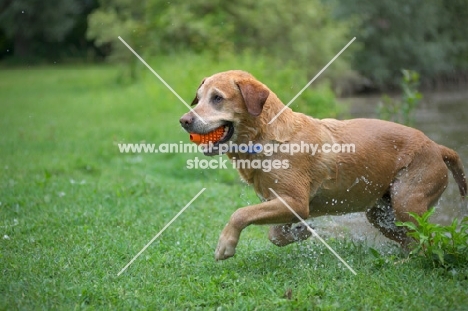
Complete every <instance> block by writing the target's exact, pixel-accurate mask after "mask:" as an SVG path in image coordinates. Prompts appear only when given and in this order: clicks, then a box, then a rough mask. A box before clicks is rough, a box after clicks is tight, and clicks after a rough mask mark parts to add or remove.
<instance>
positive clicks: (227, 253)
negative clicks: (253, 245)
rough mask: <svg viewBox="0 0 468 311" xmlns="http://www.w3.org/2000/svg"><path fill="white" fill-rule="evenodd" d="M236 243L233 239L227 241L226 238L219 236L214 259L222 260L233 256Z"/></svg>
mask: <svg viewBox="0 0 468 311" xmlns="http://www.w3.org/2000/svg"><path fill="white" fill-rule="evenodd" d="M236 245H237V243H236V242H235V241H232V240H231V241H229V240H228V239H224V238H223V237H221V238H220V239H219V242H218V246H217V247H216V251H215V259H216V260H224V259H228V258H229V257H232V256H234V254H235V253H236Z"/></svg>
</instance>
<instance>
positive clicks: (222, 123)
mask: <svg viewBox="0 0 468 311" xmlns="http://www.w3.org/2000/svg"><path fill="white" fill-rule="evenodd" d="M192 105H196V107H194V109H193V111H190V112H188V113H186V114H185V115H183V116H182V117H181V119H180V123H181V125H182V127H183V128H184V129H185V130H186V131H187V132H189V133H196V134H206V133H210V132H212V131H214V130H216V129H219V128H220V127H222V128H223V129H224V134H223V135H222V137H221V138H220V140H219V141H218V142H215V143H214V146H212V147H213V148H211V149H209V148H208V147H207V148H206V149H205V154H206V155H214V154H218V152H219V151H220V150H222V149H224V148H221V146H226V144H227V143H229V144H230V146H231V147H230V148H231V149H229V150H227V152H226V154H227V156H228V157H229V158H230V159H231V161H239V160H242V161H244V160H248V161H250V163H254V161H255V160H257V164H258V163H259V162H258V161H270V162H269V163H272V162H271V161H274V160H278V161H279V162H278V161H276V164H279V163H280V165H276V167H275V166H273V168H271V169H269V170H268V169H262V168H261V167H259V166H249V165H244V166H243V167H238V171H239V174H240V176H241V177H242V179H243V180H244V181H246V182H247V183H248V184H250V185H252V186H253V187H254V189H255V191H256V193H257V194H258V196H259V197H260V198H261V200H262V203H259V204H255V205H250V206H245V207H242V208H239V209H238V210H236V211H235V212H234V213H233V214H232V216H231V218H230V220H229V222H228V224H227V225H226V227H225V228H224V230H223V231H222V233H221V236H220V238H219V242H218V246H217V248H216V251H215V258H216V260H222V259H226V258H229V257H231V256H233V255H234V253H235V249H236V246H237V243H238V241H239V237H240V233H241V231H242V230H243V229H244V228H245V227H247V226H249V225H251V224H271V225H273V226H271V228H270V232H269V239H270V241H271V242H273V243H274V244H275V245H278V246H284V245H287V244H289V243H292V242H295V241H300V240H303V239H306V238H308V237H309V236H310V233H309V232H308V230H307V228H305V227H304V226H300V225H299V226H292V224H294V223H297V222H298V219H297V218H296V217H295V216H294V215H293V214H292V213H291V211H290V210H289V209H288V207H287V206H285V205H284V204H283V203H282V202H281V200H280V199H278V197H277V196H276V195H275V194H274V193H272V192H271V191H270V190H269V188H272V189H273V190H274V191H275V192H276V193H277V194H278V195H279V196H280V197H281V198H282V199H283V200H284V201H285V202H286V203H287V204H288V205H289V206H290V207H291V208H292V209H294V210H295V212H296V213H297V214H298V215H299V216H300V217H302V218H304V219H306V218H309V217H315V216H321V215H341V214H344V213H350V212H360V211H363V212H366V215H367V218H368V220H369V221H370V222H371V223H372V224H373V225H374V226H375V227H377V228H378V229H379V230H380V231H381V232H382V233H383V234H384V235H385V236H386V237H388V238H390V239H392V240H394V241H397V242H399V243H401V244H402V245H404V246H405V245H407V243H408V242H409V239H408V238H407V236H406V232H405V230H404V229H403V228H401V227H397V226H396V225H395V220H399V221H410V220H412V219H411V217H409V215H408V212H414V213H418V214H421V213H424V212H425V211H427V209H428V208H430V207H432V206H433V205H434V204H435V203H436V202H437V200H438V199H439V198H440V196H441V194H442V193H443V192H444V190H445V188H446V186H447V183H448V176H447V175H448V169H450V170H451V172H452V174H453V176H454V178H455V180H456V182H457V184H458V187H459V189H460V194H461V195H462V197H464V196H466V194H467V184H466V178H465V173H464V170H463V165H462V163H461V161H460V158H459V156H458V154H457V153H456V152H455V151H453V150H451V149H449V148H447V147H444V146H442V145H439V144H437V143H435V142H433V141H432V140H430V139H429V138H428V137H426V136H425V135H424V134H423V133H422V132H420V131H418V130H415V129H413V128H410V127H406V126H403V125H400V124H396V123H392V122H386V121H381V120H375V119H352V120H346V121H339V120H335V119H323V120H319V119H314V118H312V117H310V116H306V115H304V114H302V113H296V112H293V111H292V110H291V109H289V108H286V109H284V108H285V106H284V105H283V103H281V101H280V100H279V99H278V97H277V96H276V95H275V94H274V93H273V92H272V91H271V90H270V89H268V87H267V86H265V85H264V84H262V83H261V82H259V81H258V80H256V79H255V78H254V77H253V76H252V75H250V74H249V73H247V72H244V71H238V70H235V71H227V72H221V73H218V74H215V75H213V76H211V77H208V78H206V79H204V80H203V82H202V83H201V85H200V87H199V89H198V91H197V95H196V97H195V99H194V101H193V103H192ZM283 109H284V110H283ZM282 110H283V111H282ZM280 111H282V113H281V114H279V116H278V117H277V118H276V119H275V120H274V121H273V122H272V123H271V124H269V122H270V121H271V120H272V119H273V118H275V116H277V114H278V113H280ZM200 118H201V119H203V120H201V119H200ZM234 144H235V145H237V146H240V145H241V144H246V145H249V144H250V146H252V144H255V146H267V145H269V146H272V145H274V146H277V147H278V146H279V147H280V148H277V149H276V152H272V153H271V152H270V153H266V152H264V150H262V151H260V152H255V151H256V150H257V151H258V150H261V149H262V148H255V150H250V151H248V152H245V148H244V150H243V151H242V152H241V150H240V149H239V148H232V146H234ZM286 145H289V146H292V145H296V146H297V145H299V146H303V147H304V146H305V145H315V146H318V150H319V151H318V152H315V153H314V154H313V153H311V151H310V149H309V150H307V151H303V150H301V151H300V152H296V153H295V154H291V153H290V152H289V153H288V152H281V151H280V150H288V149H283V148H281V147H284V146H286ZM344 145H345V146H351V145H352V146H354V149H353V150H348V151H352V152H330V151H331V150H333V149H331V147H330V146H344ZM321 146H322V147H325V146H327V149H320V148H321ZM250 149H252V148H250ZM265 149H266V148H265ZM320 150H323V152H320ZM224 151H226V149H224ZM325 151H328V152H325ZM335 151H339V148H335ZM246 163H247V164H248V162H244V164H246ZM284 164H287V165H284ZM447 168H448V169H447Z"/></svg>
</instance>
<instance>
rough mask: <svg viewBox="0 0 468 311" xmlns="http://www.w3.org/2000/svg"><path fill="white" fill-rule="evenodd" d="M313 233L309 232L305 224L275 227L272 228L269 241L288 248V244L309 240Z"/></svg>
mask: <svg viewBox="0 0 468 311" xmlns="http://www.w3.org/2000/svg"><path fill="white" fill-rule="evenodd" d="M311 235H312V233H311V232H310V231H309V230H307V227H306V226H305V225H304V224H302V223H301V224H298V225H295V226H293V224H286V225H275V226H271V227H270V231H269V233H268V239H270V241H271V243H273V244H275V245H276V246H286V245H288V244H291V243H294V242H299V241H303V240H306V239H308V238H309V237H310V236H311Z"/></svg>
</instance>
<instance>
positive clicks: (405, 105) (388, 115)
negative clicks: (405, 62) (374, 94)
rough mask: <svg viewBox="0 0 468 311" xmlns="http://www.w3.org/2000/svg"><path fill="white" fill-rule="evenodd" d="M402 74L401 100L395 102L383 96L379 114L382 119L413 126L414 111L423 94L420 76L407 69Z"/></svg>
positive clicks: (378, 109) (378, 108)
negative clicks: (420, 88)
mask: <svg viewBox="0 0 468 311" xmlns="http://www.w3.org/2000/svg"><path fill="white" fill-rule="evenodd" d="M401 72H402V74H403V77H402V79H401V82H400V86H401V89H402V91H403V94H402V97H401V100H394V99H392V98H391V97H390V96H388V95H384V96H382V101H381V102H379V105H378V107H377V113H378V114H379V117H380V118H381V119H384V120H389V121H394V122H398V123H401V124H404V125H412V124H413V123H414V110H415V109H416V106H417V105H418V103H419V102H420V101H421V99H422V94H421V93H420V92H419V91H418V86H419V74H418V73H417V72H415V71H412V70H406V69H403V70H402V71H401Z"/></svg>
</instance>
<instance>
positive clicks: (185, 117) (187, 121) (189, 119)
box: [179, 114, 193, 128]
mask: <svg viewBox="0 0 468 311" xmlns="http://www.w3.org/2000/svg"><path fill="white" fill-rule="evenodd" d="M179 122H180V125H182V126H183V127H184V128H186V127H188V126H190V124H192V122H193V117H192V116H190V115H188V114H184V115H183V116H182V118H180V120H179Z"/></svg>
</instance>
